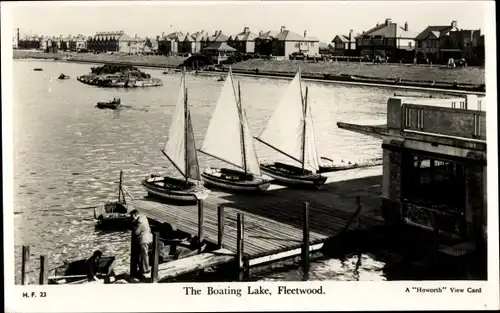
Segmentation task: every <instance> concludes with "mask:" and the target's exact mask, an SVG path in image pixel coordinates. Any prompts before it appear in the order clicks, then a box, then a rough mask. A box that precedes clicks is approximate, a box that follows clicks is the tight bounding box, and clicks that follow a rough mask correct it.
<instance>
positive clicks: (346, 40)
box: [332, 35, 354, 43]
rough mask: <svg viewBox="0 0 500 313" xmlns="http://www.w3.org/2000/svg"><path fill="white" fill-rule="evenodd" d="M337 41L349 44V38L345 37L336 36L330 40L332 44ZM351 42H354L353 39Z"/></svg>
mask: <svg viewBox="0 0 500 313" xmlns="http://www.w3.org/2000/svg"><path fill="white" fill-rule="evenodd" d="M337 38H338V39H339V41H340V42H343V43H349V36H346V35H337V36H335V38H333V39H332V42H335V39H337ZM351 42H354V40H353V38H351Z"/></svg>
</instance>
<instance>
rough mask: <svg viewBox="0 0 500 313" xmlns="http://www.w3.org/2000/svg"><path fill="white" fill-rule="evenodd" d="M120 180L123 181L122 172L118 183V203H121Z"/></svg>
mask: <svg viewBox="0 0 500 313" xmlns="http://www.w3.org/2000/svg"><path fill="white" fill-rule="evenodd" d="M122 180H123V171H120V182H119V183H118V202H121V197H122Z"/></svg>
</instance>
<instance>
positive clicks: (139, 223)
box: [130, 210, 153, 276]
mask: <svg viewBox="0 0 500 313" xmlns="http://www.w3.org/2000/svg"><path fill="white" fill-rule="evenodd" d="M130 217H131V218H132V247H131V250H132V251H131V254H132V255H131V257H132V260H131V261H132V264H134V266H133V267H132V273H130V275H132V276H134V275H136V274H140V275H141V276H144V275H145V274H148V273H150V272H151V270H150V269H149V257H148V252H149V247H150V245H151V243H152V242H153V235H152V234H151V228H150V227H149V222H148V219H147V217H146V216H144V215H142V214H139V211H137V210H132V211H131V212H130ZM137 267H139V270H138V269H137Z"/></svg>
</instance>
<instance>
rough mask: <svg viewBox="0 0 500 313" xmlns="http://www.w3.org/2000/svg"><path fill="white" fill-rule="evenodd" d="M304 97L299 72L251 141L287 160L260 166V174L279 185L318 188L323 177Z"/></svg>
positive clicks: (310, 116)
mask: <svg viewBox="0 0 500 313" xmlns="http://www.w3.org/2000/svg"><path fill="white" fill-rule="evenodd" d="M307 96H308V88H307V87H306V91H305V95H303V92H302V82H301V76H300V69H299V70H298V71H297V74H296V75H295V77H294V79H293V80H292V82H291V83H290V85H289V86H288V88H287V90H286V91H285V94H284V96H283V98H282V99H281V102H280V103H279V104H278V106H277V107H276V109H275V111H274V113H273V115H272V116H271V118H270V119H269V121H268V123H267V126H266V127H265V128H264V129H263V130H262V132H261V133H260V135H259V136H258V137H256V138H255V139H257V140H258V141H259V142H261V143H263V144H265V145H267V146H268V147H271V148H272V149H274V150H275V151H277V152H279V153H280V154H281V155H283V156H285V157H286V159H287V161H285V162H286V163H284V162H272V161H271V162H263V163H261V164H260V167H261V170H262V172H264V173H265V174H267V175H269V176H271V177H272V178H274V179H275V180H277V181H279V182H282V183H286V184H292V185H313V186H315V187H317V188H320V186H322V185H323V184H324V183H325V181H326V177H324V176H321V175H320V174H319V173H318V171H319V167H320V165H319V161H318V152H317V149H316V140H315V137H314V127H313V122H312V115H311V106H310V105H309V104H308V102H307Z"/></svg>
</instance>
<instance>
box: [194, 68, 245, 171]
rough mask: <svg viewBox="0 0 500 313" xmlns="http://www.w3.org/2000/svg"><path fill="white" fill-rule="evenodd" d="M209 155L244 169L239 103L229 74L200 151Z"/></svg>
mask: <svg viewBox="0 0 500 313" xmlns="http://www.w3.org/2000/svg"><path fill="white" fill-rule="evenodd" d="M200 151H201V152H204V153H206V154H208V155H211V156H213V157H216V158H218V159H220V160H223V161H225V162H227V163H230V164H232V165H235V166H237V167H240V168H244V167H245V165H244V163H243V158H242V155H243V145H242V142H241V124H240V117H239V110H238V103H237V99H236V94H235V90H234V86H233V77H232V75H231V73H229V75H228V77H227V79H226V81H225V82H224V86H223V87H222V91H221V94H220V96H219V100H218V101H217V104H216V107H215V111H214V113H213V115H212V119H211V120H210V124H209V125H208V129H207V132H206V134H205V139H204V140H203V144H202V146H201V149H200Z"/></svg>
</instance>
